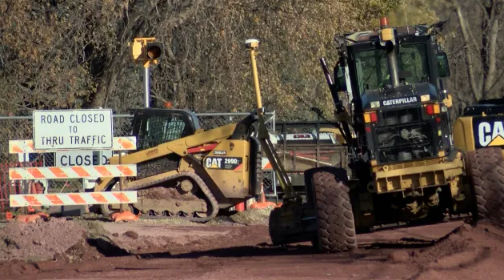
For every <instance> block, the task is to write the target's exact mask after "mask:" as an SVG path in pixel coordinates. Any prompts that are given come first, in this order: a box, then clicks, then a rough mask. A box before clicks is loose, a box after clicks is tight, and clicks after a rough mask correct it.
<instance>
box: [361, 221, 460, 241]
mask: <svg viewBox="0 0 504 280" xmlns="http://www.w3.org/2000/svg"><path fill="white" fill-rule="evenodd" d="M463 225H464V222H463V221H450V222H444V223H438V224H431V225H422V226H412V227H403V228H393V229H386V230H378V231H375V232H371V233H364V234H359V235H357V242H358V244H359V246H360V247H374V246H415V245H420V246H421V245H432V244H434V243H437V242H438V241H441V240H442V239H444V238H446V237H447V236H449V235H450V234H451V233H453V232H455V231H457V230H458V229H460V228H461V227H462V226H463Z"/></svg>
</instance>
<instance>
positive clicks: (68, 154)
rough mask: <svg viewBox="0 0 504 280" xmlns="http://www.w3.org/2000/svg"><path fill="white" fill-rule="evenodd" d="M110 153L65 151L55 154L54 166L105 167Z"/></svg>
mask: <svg viewBox="0 0 504 280" xmlns="http://www.w3.org/2000/svg"><path fill="white" fill-rule="evenodd" d="M111 157H112V151H87V150H84V151H65V152H56V157H55V166H58V167H67V166H93V165H107V164H109V163H110V162H109V158H111Z"/></svg>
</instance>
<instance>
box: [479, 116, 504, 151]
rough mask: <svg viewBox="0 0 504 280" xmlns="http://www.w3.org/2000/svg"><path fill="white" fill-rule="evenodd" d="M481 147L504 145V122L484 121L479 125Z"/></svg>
mask: <svg viewBox="0 0 504 280" xmlns="http://www.w3.org/2000/svg"><path fill="white" fill-rule="evenodd" d="M477 131H478V137H477V138H478V139H477V143H476V144H477V146H479V147H481V148H482V147H495V146H504V122H503V121H493V122H492V121H482V122H480V123H479V124H478V126H477Z"/></svg>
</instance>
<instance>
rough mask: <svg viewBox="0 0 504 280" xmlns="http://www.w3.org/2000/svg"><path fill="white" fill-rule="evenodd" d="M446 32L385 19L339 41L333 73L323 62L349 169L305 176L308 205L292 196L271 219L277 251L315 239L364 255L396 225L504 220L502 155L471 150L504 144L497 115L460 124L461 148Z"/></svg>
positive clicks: (326, 246) (323, 169)
mask: <svg viewBox="0 0 504 280" xmlns="http://www.w3.org/2000/svg"><path fill="white" fill-rule="evenodd" d="M438 26H439V25H438V24H434V25H432V26H427V25H415V26H405V27H389V26H388V20H387V19H386V18H382V19H381V20H380V29H379V30H378V31H361V32H355V33H350V34H344V35H341V36H336V37H335V41H336V45H337V49H338V57H339V61H338V62H337V63H336V66H335V67H334V76H333V77H332V76H331V75H330V74H329V71H328V70H327V65H326V62H325V60H324V59H321V66H322V70H323V73H324V75H325V78H326V81H327V82H328V85H329V89H330V92H331V95H332V97H333V100H334V105H335V119H336V121H337V124H338V127H339V128H340V130H341V135H343V137H344V138H345V143H347V147H348V157H349V158H348V162H349V164H348V166H347V167H346V168H337V167H318V168H313V169H310V170H306V171H305V172H304V181H305V187H306V193H307V194H308V199H307V202H306V203H302V202H301V200H300V199H299V198H297V197H296V196H292V197H291V198H285V199H284V203H283V205H282V207H281V208H279V209H275V210H274V211H273V212H272V214H271V216H270V236H271V239H272V241H273V243H274V244H286V243H294V242H300V241H312V242H313V244H314V245H315V246H316V247H317V248H318V249H320V250H322V251H325V252H338V251H345V250H351V249H354V248H356V247H357V236H356V235H357V234H358V233H364V232H369V231H372V230H377V229H381V228H387V227H390V226H392V227H395V226H408V225H417V224H424V223H437V222H442V221H446V220H450V219H461V218H465V217H471V216H472V217H474V218H476V219H478V218H495V219H497V218H498V217H500V218H499V219H501V220H502V219H503V217H504V201H503V199H504V196H503V195H502V194H504V189H503V188H504V179H503V178H502V175H504V170H501V169H500V167H498V166H502V165H503V164H504V161H503V159H502V155H501V153H500V151H497V150H496V149H488V148H486V149H482V151H481V152H476V153H471V152H469V153H467V154H466V153H465V151H470V149H475V148H477V146H476V144H477V142H475V141H476V140H474V139H482V141H483V142H481V141H480V142H478V143H483V144H486V145H490V143H494V144H498V143H502V142H501V140H500V139H501V138H499V135H500V132H501V131H502V130H501V129H502V123H501V122H499V121H497V122H495V123H494V124H489V123H488V121H491V120H494V119H495V118H497V117H493V116H492V117H490V116H485V117H469V116H467V117H463V118H461V119H459V120H458V121H457V124H459V126H457V125H456V126H455V136H454V137H455V142H456V143H460V144H458V145H454V144H453V138H452V127H451V121H450V114H449V112H450V111H449V110H450V107H451V106H452V104H451V103H452V102H451V100H452V99H451V96H450V95H449V94H448V93H447V91H446V89H445V88H444V83H443V79H444V78H446V77H448V76H449V73H450V71H449V67H448V60H447V56H446V54H445V53H444V52H443V51H442V48H441V45H440V44H439V43H438V42H437V28H438ZM333 79H334V80H333ZM342 92H343V93H346V97H347V98H348V102H349V104H350V106H348V108H346V107H344V106H343V105H342V104H343V102H342V101H341V100H340V93H342ZM469 118H471V119H469ZM485 118H486V119H485ZM481 122H483V124H480V123H481ZM475 123H477V124H478V125H477V126H478V127H477V129H476V130H475V127H474V126H475V125H476V124H475ZM351 131H353V133H355V137H353V136H352V135H353V133H351ZM476 131H477V132H478V137H480V138H477V137H476V136H475V134H474V133H475V132H476ZM480 134H481V135H480ZM490 135H491V136H492V137H490ZM495 135H497V136H495ZM494 136H495V137H494ZM481 137H482V138H481ZM490 138H492V139H490ZM494 139H495V140H494ZM487 142H488V143H487ZM463 146H464V147H465V151H464V149H461V147H463ZM457 148H459V149H457ZM466 163H467V164H466ZM499 174H500V175H499ZM487 177H488V178H487ZM492 182H493V183H492ZM501 190H502V191H501ZM494 192H495V193H496V192H498V194H497V193H496V195H495V198H493V195H490V194H491V193H494ZM490 213H492V214H490ZM499 215H500V216H499ZM501 224H504V223H501Z"/></svg>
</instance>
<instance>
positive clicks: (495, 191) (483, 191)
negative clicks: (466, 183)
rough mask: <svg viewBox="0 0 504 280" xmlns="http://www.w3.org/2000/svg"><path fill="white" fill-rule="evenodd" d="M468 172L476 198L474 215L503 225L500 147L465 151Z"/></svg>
mask: <svg viewBox="0 0 504 280" xmlns="http://www.w3.org/2000/svg"><path fill="white" fill-rule="evenodd" d="M467 166H468V173H469V176H470V178H471V181H472V185H473V190H474V195H475V199H476V209H475V212H474V214H475V215H474V217H475V218H476V220H483V221H487V222H489V223H491V224H493V225H496V226H500V227H504V158H503V157H502V150H501V149H500V148H484V149H479V150H476V151H471V152H468V153H467Z"/></svg>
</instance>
